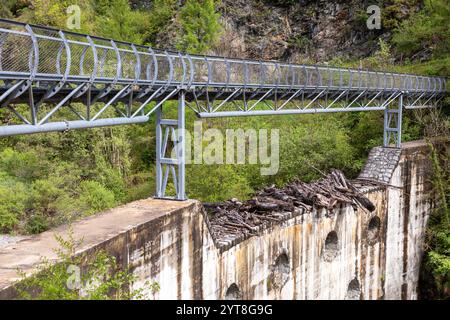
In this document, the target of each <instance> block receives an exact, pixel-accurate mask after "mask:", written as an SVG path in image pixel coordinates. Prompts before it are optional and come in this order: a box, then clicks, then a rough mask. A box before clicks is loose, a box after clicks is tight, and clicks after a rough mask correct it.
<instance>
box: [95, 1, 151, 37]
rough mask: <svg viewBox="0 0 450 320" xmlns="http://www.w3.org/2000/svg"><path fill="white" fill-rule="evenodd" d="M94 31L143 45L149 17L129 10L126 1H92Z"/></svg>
mask: <svg viewBox="0 0 450 320" xmlns="http://www.w3.org/2000/svg"><path fill="white" fill-rule="evenodd" d="M92 3H93V7H94V12H95V13H96V14H98V15H99V16H98V18H97V19H96V24H95V25H96V31H98V33H101V34H103V35H104V36H106V37H109V38H113V39H117V40H122V41H127V42H133V43H137V44H143V43H144V42H145V41H146V39H147V37H148V33H147V30H148V26H149V25H150V16H149V14H148V13H147V12H144V11H139V10H131V8H130V4H129V2H128V0H96V1H93V2H92Z"/></svg>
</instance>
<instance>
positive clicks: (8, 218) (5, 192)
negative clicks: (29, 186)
mask: <svg viewBox="0 0 450 320" xmlns="http://www.w3.org/2000/svg"><path fill="white" fill-rule="evenodd" d="M0 183H1V184H0V233H9V232H12V231H13V230H14V229H16V228H17V225H18V224H19V222H20V220H21V218H22V217H23V216H24V213H25V203H26V201H27V194H28V192H27V190H26V187H25V185H24V184H23V183H21V182H14V181H9V182H8V183H6V184H5V181H1V182H0Z"/></svg>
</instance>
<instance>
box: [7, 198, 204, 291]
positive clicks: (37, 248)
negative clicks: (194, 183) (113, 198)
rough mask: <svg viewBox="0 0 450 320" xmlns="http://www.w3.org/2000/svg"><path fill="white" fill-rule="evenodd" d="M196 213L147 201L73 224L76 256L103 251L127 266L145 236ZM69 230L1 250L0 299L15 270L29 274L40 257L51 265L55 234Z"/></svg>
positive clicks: (190, 205)
mask: <svg viewBox="0 0 450 320" xmlns="http://www.w3.org/2000/svg"><path fill="white" fill-rule="evenodd" d="M198 211H199V203H198V202H196V201H186V202H177V201H169V202H168V201H163V200H156V199H146V200H140V201H136V202H132V203H130V204H127V205H124V206H121V207H118V208H115V209H112V210H108V211H106V212H103V213H101V214H98V215H95V216H92V217H89V218H86V219H83V220H81V221H78V222H75V223H73V224H72V225H71V226H70V229H71V230H72V233H73V237H74V239H75V240H80V239H83V240H82V243H81V245H80V246H79V247H78V249H77V253H86V254H89V252H91V251H96V250H98V249H106V250H107V251H108V252H109V253H111V254H114V255H115V256H116V257H117V258H118V261H119V262H120V263H122V264H123V265H127V264H128V263H129V261H128V257H129V253H134V252H135V250H136V247H137V248H140V244H144V243H145V242H144V241H145V239H147V238H148V237H145V235H147V234H148V233H153V232H152V231H154V230H157V232H163V231H164V229H165V227H166V226H167V225H169V224H171V221H173V219H179V217H180V216H182V215H186V212H188V213H189V212H198ZM180 222H181V221H180ZM68 230H69V227H68V226H63V227H60V228H56V229H54V230H51V231H47V232H43V233H41V234H39V235H37V236H34V237H30V238H27V239H24V240H22V241H19V242H16V243H14V244H11V245H9V246H5V247H3V248H0V299H1V298H8V297H10V296H12V295H13V290H12V287H11V286H12V284H13V283H14V282H15V281H17V280H18V279H19V275H18V273H17V269H18V268H19V269H20V270H22V271H23V272H25V273H26V274H32V273H33V272H35V271H36V268H37V265H38V264H39V263H40V262H41V258H42V257H46V258H47V259H48V260H49V261H50V262H54V261H57V254H56V253H55V251H54V250H55V249H58V248H60V246H59V245H58V242H57V241H56V239H55V234H58V235H63V236H64V235H66V236H67V234H68ZM159 250H160V249H159V248H158V250H156V251H159ZM153 258H154V257H153Z"/></svg>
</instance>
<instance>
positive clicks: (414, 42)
mask: <svg viewBox="0 0 450 320" xmlns="http://www.w3.org/2000/svg"><path fill="white" fill-rule="evenodd" d="M449 17H450V7H449V6H448V3H447V1H446V0H434V1H433V0H427V1H425V6H424V8H423V9H422V10H421V11H420V12H418V13H416V14H413V15H411V17H410V18H409V19H407V20H405V21H403V22H402V24H401V25H400V27H399V28H398V30H396V33H395V34H394V37H393V39H392V40H393V42H394V43H395V44H396V46H397V48H398V50H399V51H400V52H401V53H405V54H408V55H413V54H415V53H418V52H420V51H422V50H425V51H427V50H428V51H429V52H432V53H433V54H434V55H435V56H447V55H448V52H449V50H450V36H449V34H450V30H449V23H448V19H449Z"/></svg>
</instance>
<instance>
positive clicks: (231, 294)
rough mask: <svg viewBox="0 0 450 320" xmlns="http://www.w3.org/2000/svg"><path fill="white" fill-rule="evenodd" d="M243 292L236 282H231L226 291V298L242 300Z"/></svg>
mask: <svg viewBox="0 0 450 320" xmlns="http://www.w3.org/2000/svg"><path fill="white" fill-rule="evenodd" d="M241 299H242V293H241V290H239V287H238V286H237V284H236V283H233V284H231V286H229V287H228V289H227V292H226V293H225V300H241Z"/></svg>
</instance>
